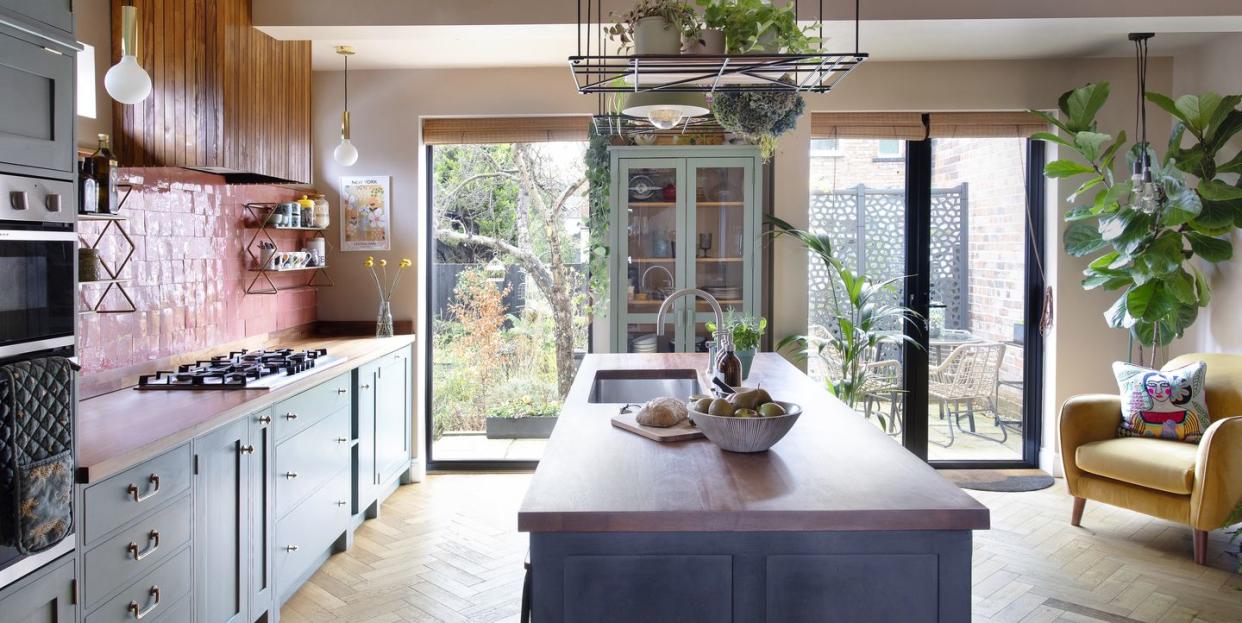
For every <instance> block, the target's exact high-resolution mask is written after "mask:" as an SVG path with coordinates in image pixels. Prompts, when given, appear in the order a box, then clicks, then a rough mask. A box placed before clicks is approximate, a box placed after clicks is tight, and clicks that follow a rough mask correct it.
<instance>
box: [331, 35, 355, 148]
mask: <svg viewBox="0 0 1242 623" xmlns="http://www.w3.org/2000/svg"><path fill="white" fill-rule="evenodd" d="M336 53H337V54H340V55H341V56H344V57H345V112H343V113H341V143H340V144H339V145H337V146H336V149H335V150H333V151H332V157H333V158H335V159H336V161H337V162H338V163H340V165H341V166H343V167H350V166H353V165H354V163H355V162H358V148H357V147H354V144H353V142H351V141H350V140H349V57H350V56H353V55H354V53H355V52H354V48H353V46H348V45H338V46H336Z"/></svg>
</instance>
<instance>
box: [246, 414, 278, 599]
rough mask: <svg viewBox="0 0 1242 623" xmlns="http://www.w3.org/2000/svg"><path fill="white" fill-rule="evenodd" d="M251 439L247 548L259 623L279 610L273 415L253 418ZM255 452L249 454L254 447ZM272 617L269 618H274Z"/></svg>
mask: <svg viewBox="0 0 1242 623" xmlns="http://www.w3.org/2000/svg"><path fill="white" fill-rule="evenodd" d="M248 419H249V422H250V431H249V435H250V440H249V442H248V443H247V445H246V446H245V447H244V450H246V452H243V454H245V455H246V456H247V457H248V458H247V460H248V462H249V466H248V469H249V478H248V481H249V494H250V508H249V510H250V514H249V517H250V531H249V533H248V535H247V536H248V537H249V538H248V539H247V542H248V543H249V545H248V546H247V547H246V549H247V550H249V552H250V577H249V581H248V583H249V586H250V603H249V606H248V610H249V612H250V619H249V620H251V621H257V620H258V619H259V617H260V616H261V615H262V614H263V613H264V612H269V611H271V609H272V608H274V607H275V603H274V599H275V594H274V592H273V590H272V588H273V586H274V585H275V582H273V580H272V548H273V547H274V545H273V540H272V539H273V535H272V532H273V530H275V526H276V483H275V478H276V444H275V442H274V441H273V437H272V412H271V410H265V411H260V412H258V413H255V414H253V415H251V416H250V417H249V418H248ZM252 447H253V448H254V451H253V452H249V450H250V448H252ZM270 618H271V617H269V619H270Z"/></svg>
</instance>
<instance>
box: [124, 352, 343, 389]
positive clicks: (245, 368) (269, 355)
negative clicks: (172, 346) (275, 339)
mask: <svg viewBox="0 0 1242 623" xmlns="http://www.w3.org/2000/svg"><path fill="white" fill-rule="evenodd" d="M327 355H328V350H327V349H326V348H313V349H308V350H294V349H292V348H277V349H270V350H258V351H232V352H230V353H229V354H227V355H216V356H213V357H211V358H210V359H206V360H200V361H196V362H194V363H185V364H181V365H179V366H177V370H176V371H175V372H174V371H172V370H160V371H158V372H156V373H155V374H144V375H142V376H139V377H138V386H137V387H136V388H135V389H245V388H246V387H248V386H249V385H250V383H251V382H252V381H257V380H259V379H261V378H264V377H268V376H274V375H284V376H293V375H295V374H298V373H301V372H306V371H308V370H310V369H312V368H314V367H315V363H316V361H318V360H319V359H320V358H322V357H327Z"/></svg>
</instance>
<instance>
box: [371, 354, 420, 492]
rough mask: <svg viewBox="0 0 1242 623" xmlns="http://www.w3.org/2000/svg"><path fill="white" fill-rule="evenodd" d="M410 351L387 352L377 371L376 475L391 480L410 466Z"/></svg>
mask: <svg viewBox="0 0 1242 623" xmlns="http://www.w3.org/2000/svg"><path fill="white" fill-rule="evenodd" d="M410 377H411V372H410V351H409V350H408V349H407V350H402V351H398V352H396V353H393V354H391V355H385V356H384V360H383V363H382V364H381V365H380V368H379V370H378V371H377V373H376V390H375V475H376V482H377V483H379V484H385V483H388V482H389V481H390V480H392V478H393V477H394V476H396V475H397V474H399V473H401V471H402V470H403V469H409V467H410V425H411V422H410V407H411V404H410V381H411V378H410Z"/></svg>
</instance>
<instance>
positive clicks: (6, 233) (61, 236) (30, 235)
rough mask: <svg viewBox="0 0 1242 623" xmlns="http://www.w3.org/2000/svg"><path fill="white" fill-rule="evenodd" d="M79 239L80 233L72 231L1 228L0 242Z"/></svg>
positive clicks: (72, 240)
mask: <svg viewBox="0 0 1242 623" xmlns="http://www.w3.org/2000/svg"><path fill="white" fill-rule="evenodd" d="M77 240H78V235H77V234H75V233H73V232H71V231H39V230H30V229H0V242H7V241H16V242H48V241H50V242H77Z"/></svg>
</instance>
